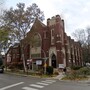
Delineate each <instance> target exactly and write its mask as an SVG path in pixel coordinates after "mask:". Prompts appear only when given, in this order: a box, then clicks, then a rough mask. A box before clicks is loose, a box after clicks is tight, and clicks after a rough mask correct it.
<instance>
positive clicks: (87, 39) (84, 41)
mask: <svg viewBox="0 0 90 90" xmlns="http://www.w3.org/2000/svg"><path fill="white" fill-rule="evenodd" d="M72 36H73V37H74V38H75V39H76V41H79V42H80V43H81V46H82V50H83V60H84V63H86V62H88V63H90V28H86V29H81V30H76V31H75V32H73V34H72Z"/></svg>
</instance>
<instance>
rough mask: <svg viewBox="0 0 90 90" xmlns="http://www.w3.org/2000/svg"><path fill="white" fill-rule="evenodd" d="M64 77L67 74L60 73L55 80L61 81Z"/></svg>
mask: <svg viewBox="0 0 90 90" xmlns="http://www.w3.org/2000/svg"><path fill="white" fill-rule="evenodd" d="M64 76H65V74H64V73H62V72H60V73H59V75H58V76H56V77H54V79H58V80H61V79H62V78H63V77H64Z"/></svg>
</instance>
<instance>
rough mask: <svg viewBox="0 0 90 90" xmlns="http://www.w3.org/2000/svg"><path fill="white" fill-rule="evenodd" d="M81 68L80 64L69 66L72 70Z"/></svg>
mask: <svg viewBox="0 0 90 90" xmlns="http://www.w3.org/2000/svg"><path fill="white" fill-rule="evenodd" d="M80 68H81V66H71V69H72V70H79V69H80Z"/></svg>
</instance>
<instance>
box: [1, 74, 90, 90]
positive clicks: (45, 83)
mask: <svg viewBox="0 0 90 90" xmlns="http://www.w3.org/2000/svg"><path fill="white" fill-rule="evenodd" d="M0 90H90V83H79V82H66V81H59V80H55V79H42V78H36V77H23V76H16V75H9V74H0Z"/></svg>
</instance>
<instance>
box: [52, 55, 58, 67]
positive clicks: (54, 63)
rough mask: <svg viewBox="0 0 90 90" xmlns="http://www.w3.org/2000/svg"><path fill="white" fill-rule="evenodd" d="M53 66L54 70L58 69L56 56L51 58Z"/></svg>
mask: <svg viewBox="0 0 90 90" xmlns="http://www.w3.org/2000/svg"><path fill="white" fill-rule="evenodd" d="M51 65H52V67H53V68H56V67H57V64H56V55H55V54H53V55H52V57H51Z"/></svg>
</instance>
